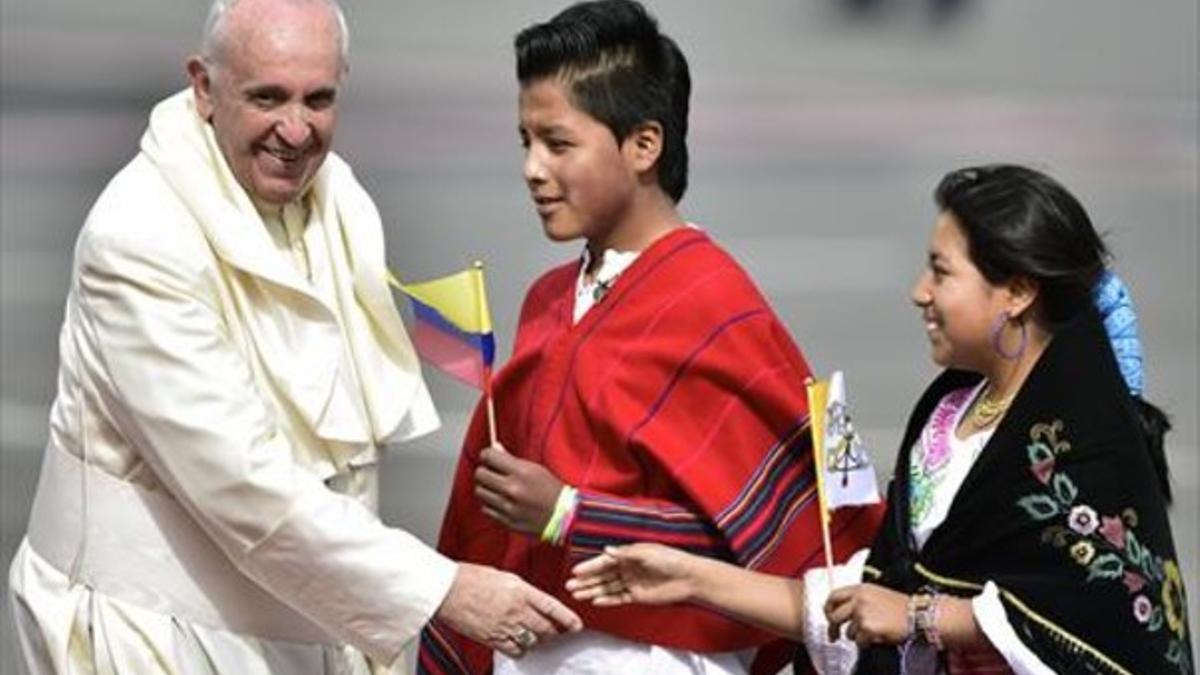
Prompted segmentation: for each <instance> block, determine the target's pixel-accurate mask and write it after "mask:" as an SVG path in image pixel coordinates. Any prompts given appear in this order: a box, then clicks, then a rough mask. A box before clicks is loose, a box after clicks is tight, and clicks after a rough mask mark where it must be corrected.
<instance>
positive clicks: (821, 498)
mask: <svg viewBox="0 0 1200 675" xmlns="http://www.w3.org/2000/svg"><path fill="white" fill-rule="evenodd" d="M807 390H808V419H809V429H810V430H811V431H812V447H813V470H814V472H815V473H816V474H817V505H818V507H819V509H820V511H821V519H822V520H823V521H824V522H826V523H828V522H829V507H828V503H829V502H828V501H827V497H826V494H825V410H826V403H827V401H828V398H829V380H809V382H808V383H807Z"/></svg>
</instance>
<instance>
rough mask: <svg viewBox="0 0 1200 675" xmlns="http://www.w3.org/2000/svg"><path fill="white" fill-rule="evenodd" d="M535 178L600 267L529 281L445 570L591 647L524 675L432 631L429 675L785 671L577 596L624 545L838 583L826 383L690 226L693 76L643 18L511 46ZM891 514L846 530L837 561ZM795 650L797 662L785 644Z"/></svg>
mask: <svg viewBox="0 0 1200 675" xmlns="http://www.w3.org/2000/svg"><path fill="white" fill-rule="evenodd" d="M516 52H517V76H518V79H519V81H520V84H521V90H520V134H521V140H522V143H523V145H524V147H525V162H524V165H523V174H524V178H525V182H526V184H527V185H528V187H529V191H530V195H531V197H532V198H533V201H534V203H535V205H536V208H537V212H538V215H539V216H540V218H541V221H542V226H543V228H544V229H545V231H546V234H547V236H548V237H550V238H551V239H553V240H555V241H568V240H575V239H580V238H582V239H585V240H586V242H587V245H586V248H585V250H584V252H583V255H582V257H581V258H577V259H575V260H573V261H571V262H569V263H567V264H565V265H562V266H561V267H557V268H555V269H552V270H550V271H549V272H547V273H546V274H544V275H543V276H542V277H541V278H540V279H538V280H537V281H536V282H534V284H533V286H532V288H530V290H529V292H528V294H527V295H526V298H525V302H524V306H523V307H522V309H521V316H520V323H519V325H518V328H517V336H516V342H515V346H514V349H513V355H512V358H511V359H510V361H509V362H508V364H507V365H506V366H505V367H504V368H503V369H502V370H501V371H500V372H499V373H498V374H497V376H496V379H495V382H494V399H495V404H496V422H497V424H496V427H497V430H498V434H499V443H500V445H501V446H503V447H502V448H494V447H488V446H489V442H488V431H487V421H486V415H485V413H484V412H483V411H482V406H481V408H480V410H477V411H476V415H475V417H474V419H473V421H472V423H471V425H470V428H469V430H468V432H467V437H466V440H465V442H464V445H463V451H462V457H461V460H460V462H459V466H458V470H457V474H456V475H455V479H454V484H453V491H452V494H451V498H450V502H449V506H448V508H447V512H446V516H445V520H444V522H443V525H442V532H441V539H440V542H439V548H440V549H441V550H442V551H443V552H445V553H446V554H448V555H450V556H452V557H454V558H457V559H461V560H464V561H471V562H480V563H487V564H492V565H496V566H498V567H501V568H504V569H507V570H509V571H511V572H514V573H516V574H518V575H520V576H522V577H523V578H525V579H526V580H528V581H530V582H531V583H534V584H536V585H537V586H539V587H540V588H542V589H544V590H546V591H548V592H550V593H555V594H557V595H558V597H560V598H562V599H563V601H564V602H567V603H569V604H571V605H572V607H573V608H574V609H575V610H576V611H577V612H579V614H580V615H581V616H582V617H583V618H584V622H585V624H586V626H587V629H585V630H584V631H583V632H581V633H578V634H574V635H570V636H566V637H563V638H559V639H555V640H554V641H553V642H548V643H546V644H544V645H536V649H534V647H535V645H534V644H533V643H534V642H535V639H534V638H533V637H532V634H531V632H530V631H529V630H528V628H530V627H529V626H523V625H521V623H520V620H519V619H514V625H513V627H512V634H511V638H510V639H511V640H512V641H513V643H514V644H515V645H516V646H517V647H520V648H522V649H525V650H528V652H527V653H526V654H525V656H524V657H523V658H521V659H516V660H514V659H509V658H508V657H505V656H503V655H499V654H497V655H496V657H495V659H494V663H493V658H492V654H491V653H490V652H489V651H487V650H486V649H484V648H483V647H481V646H480V645H477V644H473V643H469V642H467V641H466V640H464V639H463V638H461V636H457V635H455V634H453V633H452V632H451V631H450V630H448V629H447V628H446V627H444V626H441V625H438V624H432V625H431V626H430V628H429V629H428V630H427V631H426V633H425V634H424V636H423V639H422V649H421V657H420V661H419V669H420V672H427V673H459V672H465V673H484V672H488V671H489V669H491V668H492V667H493V666H494V668H495V672H496V673H498V674H501V673H505V674H511V673H576V672H639V673H640V672H646V673H650V672H653V673H664V674H670V673H699V672H706V673H729V674H730V675H733V674H740V673H747V672H750V671H751V662H752V661H755V664H754V669H755V670H756V671H763V672H765V671H767V670H768V669H770V668H771V667H774V666H776V665H779V664H781V663H782V662H784V661H785V660H786V659H787V658H789V656H790V655H789V654H787V652H786V650H780V649H774V648H761V647H764V646H765V645H767V644H768V643H770V642H771V640H772V638H771V637H769V636H768V635H767V634H765V633H763V632H760V631H758V630H756V629H754V628H751V627H749V626H746V625H744V624H740V623H737V622H735V621H733V620H731V619H728V618H726V617H724V616H722V615H720V614H718V613H716V612H714V611H712V610H709V609H706V608H703V607H667V608H649V607H637V608H635V609H630V608H621V609H597V608H595V607H592V606H590V605H584V604H580V603H576V602H574V601H573V600H571V598H570V595H569V594H568V593H567V592H566V591H565V590H564V589H563V584H564V582H565V581H566V579H567V578H569V576H570V568H571V565H572V564H573V563H575V562H578V561H579V560H581V559H583V558H586V557H590V556H592V555H595V554H597V553H599V552H600V551H601V550H603V548H604V547H605V546H607V545H610V544H622V543H629V542H635V541H656V542H661V543H664V544H669V545H672V546H677V547H681V548H684V549H687V550H690V551H693V552H698V553H702V554H704V555H709V556H714V557H718V558H722V559H725V560H729V561H734V562H736V563H738V564H741V565H743V566H746V567H749V568H752V569H756V570H760V571H769V572H773V573H776V574H788V575H796V574H799V573H801V572H802V571H803V570H804V569H805V568H807V567H810V566H812V565H814V564H819V563H820V561H821V560H822V555H821V534H820V523H819V516H818V511H817V499H816V486H815V480H814V474H813V466H812V454H811V448H810V435H809V426H808V411H807V403H806V397H805V387H804V381H805V379H806V378H807V377H808V376H809V369H808V366H807V364H806V363H805V361H804V358H803V357H802V356H801V354H800V352H799V350H798V349H797V348H796V346H795V345H794V344H793V342H792V341H791V339H790V338H789V337H788V334H787V331H786V330H785V329H784V327H783V325H782V324H781V323H780V322H779V319H778V318H777V317H776V316H775V314H774V312H772V310H771V309H770V307H769V306H768V305H767V302H766V300H765V299H764V298H763V297H762V295H761V294H760V293H759V291H758V290H757V289H756V288H755V286H754V284H753V282H752V281H751V280H750V278H749V277H748V276H747V275H746V273H745V272H744V271H743V270H742V269H741V267H739V266H738V264H737V263H736V262H734V260H733V259H732V258H731V257H730V256H729V255H728V254H727V253H725V252H724V251H723V250H721V249H720V248H719V247H718V246H717V245H716V244H715V243H713V241H712V240H711V239H710V238H709V237H708V235H706V234H705V233H704V232H703V231H702V230H700V229H699V228H697V227H695V226H693V225H690V224H688V223H686V222H685V221H684V220H683V219H682V218H681V217H680V215H679V212H678V211H677V206H676V205H677V203H678V201H679V200H680V198H681V197H682V196H683V193H684V190H685V187H686V183H687V146H686V140H685V139H686V134H687V115H688V96H689V93H690V89H691V82H690V76H689V74H688V67H687V61H686V60H685V58H684V56H683V54H682V53H681V52H680V50H679V48H678V47H677V46H676V45H675V43H674V42H673V41H672V40H671V39H670V38H668V37H666V36H665V35H662V34H661V33H660V32H659V30H658V26H657V24H656V22H655V20H654V19H653V18H652V17H651V16H649V15H648V14H647V13H646V11H645V10H644V9H643V8H642V7H641V5H639V4H637V3H635V2H631V1H629V0H603V1H601V2H587V3H581V4H577V5H573V6H571V7H570V8H568V9H566V10H565V11H563V12H562V13H560V14H559V15H557V16H556V17H554V18H553V19H552V20H551V21H549V22H547V23H543V24H536V25H534V26H531V27H530V28H528V29H526V30H525V31H523V32H521V33H520V34H519V35H518V36H517V38H516ZM877 522H878V511H877V510H876V509H861V510H854V509H850V510H847V511H846V512H845V513H844V514H843V513H841V512H839V518H838V519H836V520H835V522H834V524H833V533H834V549H835V552H836V553H837V554H839V557H841V556H845V555H848V554H849V553H850V552H853V551H854V550H856V549H858V548H861V547H863V546H866V545H868V544H869V543H870V540H871V537H872V535H873V533H874V530H875V526H876V524H877ZM775 646H776V647H778V646H779V645H778V644H776V645H775Z"/></svg>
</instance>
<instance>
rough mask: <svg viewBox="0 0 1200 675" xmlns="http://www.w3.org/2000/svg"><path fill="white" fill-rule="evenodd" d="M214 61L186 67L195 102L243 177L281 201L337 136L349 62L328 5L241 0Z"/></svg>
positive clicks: (295, 193) (296, 192)
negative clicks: (340, 99)
mask: <svg viewBox="0 0 1200 675" xmlns="http://www.w3.org/2000/svg"><path fill="white" fill-rule="evenodd" d="M225 20H226V25H225V27H224V32H223V35H222V37H221V40H220V41H219V46H218V49H217V52H218V53H217V54H216V55H214V59H213V62H207V61H204V60H202V59H193V60H192V61H191V62H189V64H188V72H189V75H190V76H191V78H192V83H193V88H194V90H195V92H196V107H197V110H198V112H199V113H200V115H201V116H202V117H204V118H205V119H206V120H208V121H209V122H210V123H211V124H212V126H213V131H214V133H215V135H216V138H217V144H218V145H219V146H220V148H221V153H222V154H223V155H224V156H225V160H226V162H228V163H229V166H230V168H231V169H232V170H233V174H234V176H235V177H236V178H237V180H238V183H240V184H241V186H242V187H243V188H244V189H245V190H246V191H247V192H249V193H250V194H251V195H252V196H254V197H256V198H257V199H259V200H261V201H264V202H267V203H269V204H284V203H287V202H290V201H292V200H294V199H296V198H297V197H299V196H300V195H301V194H302V193H303V192H304V190H305V189H307V187H308V185H309V183H310V181H311V180H312V177H313V175H314V174H315V173H316V172H317V169H319V168H320V167H321V163H322V162H323V161H324V160H325V155H326V154H328V153H329V147H330V144H331V143H332V142H333V132H334V127H335V126H336V123H337V96H338V87H339V85H340V81H341V74H342V72H343V70H344V64H343V62H342V56H341V44H340V32H339V28H338V23H337V19H336V17H335V14H334V13H333V11H332V9H331V8H330V6H329V5H327V4H325V3H323V2H304V3H296V2H287V1H285V0H242V1H241V2H239V3H237V4H235V5H234V6H233V7H232V8H231V9H230V10H229V14H228V16H227V17H226V19H225Z"/></svg>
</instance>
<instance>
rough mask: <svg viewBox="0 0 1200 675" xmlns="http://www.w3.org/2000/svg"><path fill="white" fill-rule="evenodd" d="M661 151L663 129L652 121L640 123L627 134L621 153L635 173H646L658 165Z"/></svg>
mask: <svg viewBox="0 0 1200 675" xmlns="http://www.w3.org/2000/svg"><path fill="white" fill-rule="evenodd" d="M662 151H663V128H662V125H661V124H659V123H658V122H655V121H653V120H649V121H646V122H642V123H641V124H639V125H637V126H636V127H634V128H633V131H631V132H629V135H627V136H626V137H625V142H624V143H622V144H621V152H622V153H623V154H624V155H625V158H626V159H627V160H628V161H629V165H630V168H632V169H633V170H634V171H635V172H637V173H646V172H647V171H649V170H651V169H653V168H654V166H655V165H656V164H657V163H658V158H659V157H660V156H662Z"/></svg>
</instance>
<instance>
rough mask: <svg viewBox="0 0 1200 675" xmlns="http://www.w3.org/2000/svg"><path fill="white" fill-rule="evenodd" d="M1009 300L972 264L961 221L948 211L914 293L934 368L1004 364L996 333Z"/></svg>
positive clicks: (935, 233) (935, 232) (1006, 292)
mask: <svg viewBox="0 0 1200 675" xmlns="http://www.w3.org/2000/svg"><path fill="white" fill-rule="evenodd" d="M1010 300H1011V296H1010V293H1009V290H1008V288H1007V287H1006V286H993V285H992V284H990V283H989V282H988V280H987V279H985V278H984V276H983V274H982V273H980V271H979V268H977V267H975V265H974V263H972V262H971V257H970V255H969V254H968V252H967V238H966V235H965V234H964V233H963V231H962V228H961V227H960V226H959V224H958V219H957V218H955V216H954V214H952V213H950V212H948V211H943V212H942V213H941V214H940V215H939V216H938V219H937V223H936V224H935V225H934V228H933V237H932V239H931V240H930V242H929V259H928V262H927V265H926V267H925V269H924V270H922V271H921V276H919V277H918V278H917V282H916V284H915V285H914V286H913V289H912V301H913V304H915V305H916V306H917V308H918V309H920V310H921V317H922V318H923V319H924V320H925V333H926V335H927V336H928V337H929V344H930V348H931V352H932V354H931V355H932V358H933V361H934V363H937V364H938V365H940V366H943V367H947V368H959V369H963V370H972V371H975V372H988V370H989V369H990V365H991V364H992V363H994V362H995V360H996V359H997V358H999V355H998V354H997V353H996V351H995V348H994V347H993V344H992V331H993V330H995V326H996V324H997V321H998V320H999V317H1000V316H1002V315H1003V313H1004V311H1005V310H1006V309H1008V307H1009V304H1010ZM1011 332H1012V331H1011V329H1009V330H1008V331H1006V334H1008V333H1011ZM1008 338H1009V340H1012V339H1013V338H1012V337H1011V336H1008ZM1006 346H1007V345H1006Z"/></svg>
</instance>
